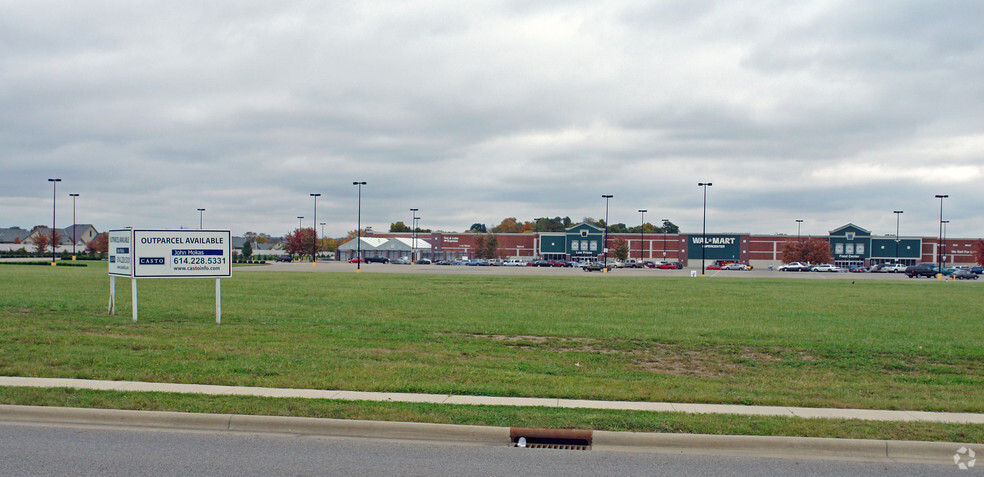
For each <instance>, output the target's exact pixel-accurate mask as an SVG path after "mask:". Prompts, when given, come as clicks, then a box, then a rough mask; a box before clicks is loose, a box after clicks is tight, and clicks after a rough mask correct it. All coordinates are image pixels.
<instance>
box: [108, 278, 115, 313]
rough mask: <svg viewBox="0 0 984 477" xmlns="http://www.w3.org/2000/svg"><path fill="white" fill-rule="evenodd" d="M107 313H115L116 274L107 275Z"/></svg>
mask: <svg viewBox="0 0 984 477" xmlns="http://www.w3.org/2000/svg"><path fill="white" fill-rule="evenodd" d="M109 314H110V315H115V314H116V276H114V275H110V276H109Z"/></svg>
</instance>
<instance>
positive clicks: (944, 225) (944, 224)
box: [940, 220, 953, 273]
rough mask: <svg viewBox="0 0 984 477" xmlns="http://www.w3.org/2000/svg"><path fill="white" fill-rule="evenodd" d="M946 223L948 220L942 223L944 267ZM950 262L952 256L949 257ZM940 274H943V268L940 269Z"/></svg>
mask: <svg viewBox="0 0 984 477" xmlns="http://www.w3.org/2000/svg"><path fill="white" fill-rule="evenodd" d="M948 223H950V221H949V220H944V221H943V265H946V224H948ZM950 260H953V255H950ZM940 273H943V267H940Z"/></svg>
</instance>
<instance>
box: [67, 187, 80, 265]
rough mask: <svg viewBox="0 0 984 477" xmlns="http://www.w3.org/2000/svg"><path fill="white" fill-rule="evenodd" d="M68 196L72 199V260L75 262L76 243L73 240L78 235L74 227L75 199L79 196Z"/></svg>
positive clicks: (76, 228)
mask: <svg viewBox="0 0 984 477" xmlns="http://www.w3.org/2000/svg"><path fill="white" fill-rule="evenodd" d="M68 196H69V197H71V198H72V260H75V242H78V240H76V238H75V235H76V234H77V233H78V227H76V221H75V198H76V197H78V196H79V195H78V194H68Z"/></svg>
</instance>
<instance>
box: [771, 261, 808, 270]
mask: <svg viewBox="0 0 984 477" xmlns="http://www.w3.org/2000/svg"><path fill="white" fill-rule="evenodd" d="M811 269H812V268H811V267H810V265H809V264H808V263H803V262H790V263H784V264H782V265H779V271H780V272H808V271H810V270H811Z"/></svg>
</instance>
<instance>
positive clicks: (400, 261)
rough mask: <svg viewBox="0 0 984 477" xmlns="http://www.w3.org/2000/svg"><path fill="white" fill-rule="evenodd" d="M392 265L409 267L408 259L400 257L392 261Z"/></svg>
mask: <svg viewBox="0 0 984 477" xmlns="http://www.w3.org/2000/svg"><path fill="white" fill-rule="evenodd" d="M393 263H394V264H396V265H410V257H400V258H398V259H396V260H393Z"/></svg>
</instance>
